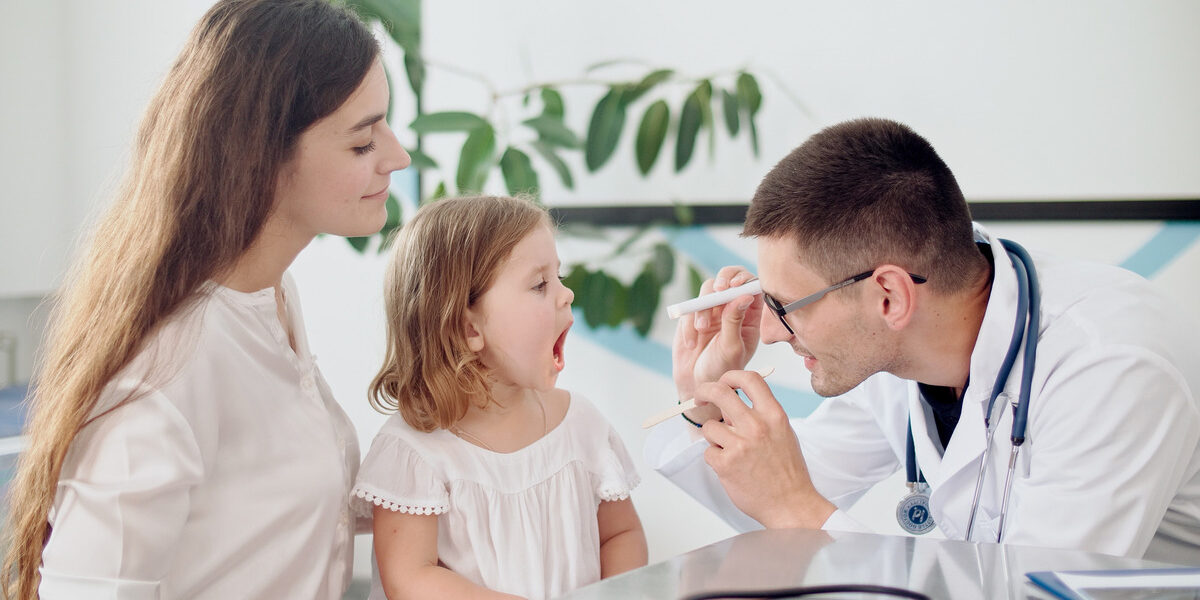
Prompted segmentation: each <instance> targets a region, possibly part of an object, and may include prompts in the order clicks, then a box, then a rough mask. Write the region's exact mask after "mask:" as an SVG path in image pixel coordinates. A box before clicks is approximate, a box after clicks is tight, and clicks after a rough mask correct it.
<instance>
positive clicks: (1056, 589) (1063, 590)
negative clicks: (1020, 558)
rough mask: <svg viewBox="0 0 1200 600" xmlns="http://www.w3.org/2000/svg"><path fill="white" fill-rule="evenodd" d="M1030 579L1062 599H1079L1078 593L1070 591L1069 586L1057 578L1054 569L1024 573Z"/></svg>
mask: <svg viewBox="0 0 1200 600" xmlns="http://www.w3.org/2000/svg"><path fill="white" fill-rule="evenodd" d="M1025 576H1026V577H1028V578H1029V580H1030V581H1032V582H1034V583H1036V584H1037V585H1038V586H1039V587H1041V588H1042V589H1044V590H1046V591H1047V592H1050V593H1051V594H1054V595H1055V596H1056V597H1058V598H1062V600H1080V598H1079V595H1078V594H1076V593H1075V592H1073V591H1071V588H1069V587H1067V586H1066V584H1064V583H1063V582H1062V580H1061V579H1059V578H1058V573H1055V572H1054V571H1032V572H1029V573H1026V574H1025Z"/></svg>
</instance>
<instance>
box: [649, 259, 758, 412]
mask: <svg viewBox="0 0 1200 600" xmlns="http://www.w3.org/2000/svg"><path fill="white" fill-rule="evenodd" d="M752 279H754V274H753V273H750V272H749V271H747V270H745V269H744V268H742V267H724V268H722V269H721V270H720V271H719V272H718V273H717V277H716V279H710V280H708V281H705V282H704V285H703V286H701V288H700V293H701V294H709V293H712V292H720V291H723V290H726V289H729V288H731V287H735V286H739V285H742V284H743V283H746V282H748V281H750V280H752ZM762 310H763V304H762V298H760V297H756V296H750V295H746V296H740V297H738V298H735V299H734V300H733V301H732V302H730V303H728V304H725V305H723V306H718V307H715V308H711V309H708V310H703V311H700V312H697V313H693V314H689V315H684V316H682V317H680V319H679V325H678V326H677V327H676V328H675V340H674V343H673V344H672V347H671V362H672V372H673V375H674V378H675V389H676V390H677V392H678V394H679V400H687V399H688V398H692V397H694V396H695V392H696V388H697V387H698V386H699V385H700V384H702V383H706V382H712V381H716V380H717V379H718V378H719V377H721V375H723V374H724V373H725V372H726V371H728V370H730V369H741V368H743V367H745V366H746V363H747V362H749V361H750V358H751V357H752V356H754V351H755V350H756V349H757V348H758V329H759V319H760V318H761V316H762ZM688 418H690V419H692V420H693V421H696V422H697V423H703V422H704V421H706V420H708V419H716V418H719V414H718V413H717V411H716V410H715V409H713V408H711V407H708V408H697V409H695V410H693V411H689V412H688Z"/></svg>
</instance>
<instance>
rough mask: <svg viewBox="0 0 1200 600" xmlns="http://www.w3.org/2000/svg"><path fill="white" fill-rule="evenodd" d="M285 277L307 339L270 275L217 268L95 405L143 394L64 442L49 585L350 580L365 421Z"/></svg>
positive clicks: (213, 591) (72, 590) (339, 587)
mask: <svg viewBox="0 0 1200 600" xmlns="http://www.w3.org/2000/svg"><path fill="white" fill-rule="evenodd" d="M283 288H284V297H285V298H286V305H287V314H288V317H289V321H290V328H291V331H292V333H293V336H294V339H295V343H296V349H295V350H294V351H293V349H292V348H291V346H290V345H289V342H288V335H287V332H286V331H285V330H284V328H283V326H282V325H281V324H280V322H279V318H278V316H277V311H276V303H275V290H274V289H273V288H270V289H266V290H261V291H258V292H253V293H241V292H237V291H234V290H231V289H229V288H225V287H221V286H218V285H215V284H212V283H210V284H206V285H205V286H204V288H203V290H202V292H203V293H202V299H201V300H200V303H199V305H198V307H197V308H196V309H195V310H193V311H190V312H188V313H186V314H185V315H183V316H181V317H179V318H175V319H172V320H170V322H168V323H167V324H166V325H165V326H164V327H163V328H161V329H160V330H159V331H158V333H156V334H155V335H154V337H153V338H152V339H151V341H150V343H149V344H148V345H147V349H146V350H145V351H143V352H142V353H141V355H140V356H139V357H138V358H137V359H136V360H135V361H134V362H133V363H132V364H131V365H130V366H129V367H128V368H126V369H125V371H124V372H122V373H121V374H119V375H118V376H117V377H116V378H115V379H114V380H113V381H112V382H111V383H110V385H109V386H108V388H107V389H106V391H105V393H104V394H103V396H102V398H101V403H100V407H99V408H98V410H97V414H99V412H100V411H102V410H103V409H105V408H108V407H111V406H113V405H115V404H116V403H118V402H120V401H121V400H122V399H124V398H125V397H126V396H127V395H128V394H129V393H131V392H138V393H139V394H140V396H139V397H137V398H136V399H134V400H132V401H130V402H128V403H127V404H125V405H124V406H121V407H119V408H117V409H115V410H113V411H112V412H110V413H108V414H106V415H104V416H101V417H100V418H98V419H97V420H95V421H94V422H92V423H91V424H89V425H88V426H86V427H85V428H84V429H83V430H82V431H81V432H80V434H79V435H78V436H77V437H76V439H75V441H74V443H73V444H72V446H71V448H70V451H69V452H68V454H67V458H66V462H65V464H64V465H63V470H62V474H61V475H60V477H59V481H58V491H57V496H56V498H55V502H54V505H53V507H52V509H51V513H50V523H51V526H52V533H51V535H50V538H49V541H48V543H47V545H46V548H45V551H44V553H43V566H42V569H41V574H42V583H41V588H40V593H41V597H42V598H47V599H51V598H123V599H124V598H130V599H133V598H137V599H141V598H222V599H224V598H329V599H337V598H340V597H341V596H342V593H343V592H344V590H345V588H346V586H347V584H348V582H349V578H350V574H351V560H352V553H353V546H352V542H353V535H354V527H353V525H354V523H353V519H351V518H350V513H349V491H350V486H351V484H352V482H353V481H354V478H355V475H356V473H357V469H358V463H359V454H358V444H357V436H356V435H355V434H354V431H353V426H352V425H351V423H350V421H349V419H348V418H347V417H346V415H345V413H344V412H343V411H342V409H341V407H339V406H338V405H337V403H336V402H335V401H334V400H333V396H332V394H331V393H330V390H329V386H328V385H327V384H326V383H325V381H324V379H323V378H322V377H321V374H320V372H319V370H318V369H317V366H316V363H315V362H314V358H315V357H314V356H313V355H312V354H311V353H310V352H309V349H308V342H307V339H306V337H305V334H304V322H303V318H302V317H301V314H300V305H299V303H298V302H297V295H296V293H295V287H294V284H293V283H292V281H291V278H290V276H287V275H285V277H284V286H283ZM83 334H85V335H86V333H83ZM151 365H153V367H154V368H151Z"/></svg>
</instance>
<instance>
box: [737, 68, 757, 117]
mask: <svg viewBox="0 0 1200 600" xmlns="http://www.w3.org/2000/svg"><path fill="white" fill-rule="evenodd" d="M737 94H738V103H739V104H741V105H742V106H744V107H745V108H746V111H747V112H748V113H749V114H750V116H752V117H753V116H754V115H756V114H758V109H759V107H760V106H762V93H761V92H760V91H759V89H758V80H757V79H755V78H754V76H753V75H751V74H749V73H747V72H745V71H742V72H741V73H739V74H738V78H737Z"/></svg>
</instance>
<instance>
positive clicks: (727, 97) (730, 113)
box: [721, 90, 741, 137]
mask: <svg viewBox="0 0 1200 600" xmlns="http://www.w3.org/2000/svg"><path fill="white" fill-rule="evenodd" d="M721 99H722V100H723V102H722V103H721V104H722V108H724V111H725V128H726V129H728V130H729V135H730V137H732V136H735V135H737V134H738V130H739V129H740V128H741V127H740V125H741V121H740V120H739V119H738V97H737V96H736V95H734V94H732V93H730V92H729V90H721Z"/></svg>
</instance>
